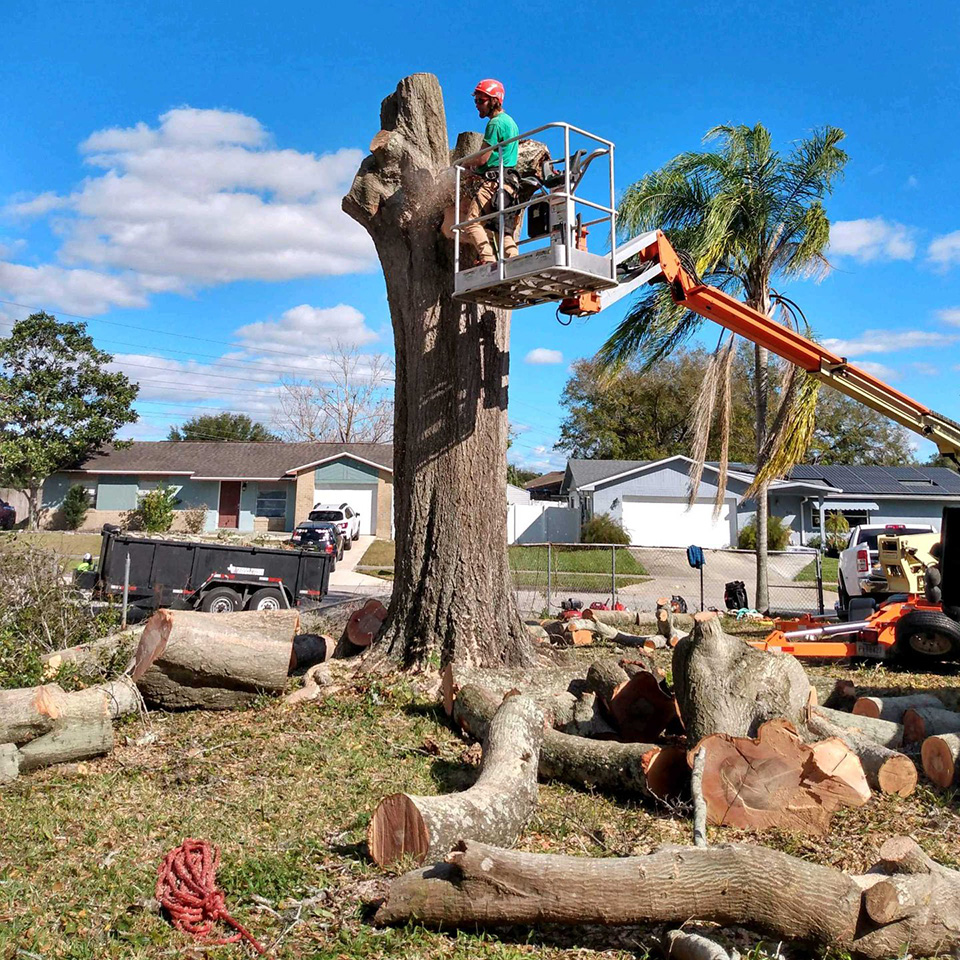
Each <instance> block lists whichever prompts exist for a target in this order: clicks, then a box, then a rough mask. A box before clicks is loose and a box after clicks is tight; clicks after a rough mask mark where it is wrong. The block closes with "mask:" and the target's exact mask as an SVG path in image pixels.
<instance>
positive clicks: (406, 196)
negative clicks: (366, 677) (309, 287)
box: [343, 73, 539, 667]
mask: <svg viewBox="0 0 960 960" xmlns="http://www.w3.org/2000/svg"><path fill="white" fill-rule="evenodd" d="M466 93H467V92H466V91H463V92H462V93H461V92H458V94H457V96H458V97H459V96H466ZM479 145H480V137H479V135H474V136H473V137H461V139H460V141H459V142H458V151H459V155H460V156H465V155H467V154H469V153H471V152H473V151H475V150H476V149H478V148H479ZM538 155H539V150H538ZM531 159H532V157H529V156H528V154H527V153H525V151H524V149H523V145H521V151H520V166H521V168H526V169H528V170H531V169H533V164H532V163H531V162H530V160H531ZM450 163H451V152H450V144H449V140H448V135H447V120H446V115H445V112H444V106H443V94H442V91H441V90H440V84H439V83H438V81H437V78H436V77H435V76H433V75H432V74H428V73H417V74H414V75H413V76H410V77H407V78H406V79H404V80H401V81H400V83H399V84H398V85H397V89H396V91H395V92H394V93H392V94H391V95H390V96H388V97H387V98H386V99H385V100H384V101H383V103H382V104H381V107H380V132H379V133H377V135H376V136H375V137H374V138H373V140H372V142H371V144H370V155H369V156H368V157H367V158H366V159H365V160H364V161H363V163H362V164H361V166H360V169H359V171H358V172H357V175H356V178H355V179H354V182H353V185H352V187H351V188H350V192H349V193H348V194H347V195H346V197H344V198H343V209H344V211H345V212H346V213H347V214H349V215H350V216H351V217H353V219H354V220H356V221H357V222H358V223H360V224H361V225H362V226H363V227H364V229H366V231H367V233H369V234H370V236H371V237H372V238H373V242H374V244H375V246H376V249H377V254H378V256H379V258H380V264H381V266H382V267H383V275H384V279H385V280H386V285H387V300H388V302H389V304H390V317H391V320H392V322H393V334H394V345H395V352H396V373H397V380H396V394H395V396H396V402H395V404H394V427H393V451H394V516H395V529H396V557H397V559H396V571H395V573H396V576H395V578H394V581H393V596H392V599H391V602H390V607H389V610H388V613H387V619H386V620H385V621H384V625H383V630H382V632H381V634H380V637H379V639H378V641H377V643H375V644H374V645H373V647H372V649H371V652H370V654H369V655H368V663H378V662H380V661H383V660H385V659H386V660H391V661H394V662H395V663H396V662H399V663H400V664H401V665H402V666H405V667H412V666H421V665H425V664H426V663H427V661H428V659H429V657H430V655H431V653H433V652H437V653H439V654H440V659H441V662H442V663H443V664H446V663H448V662H451V661H467V662H471V663H474V664H478V665H480V666H487V667H492V666H500V665H518V664H522V663H525V662H527V661H528V660H529V659H530V658H531V657H532V650H531V643H530V639H529V636H528V633H527V630H526V628H525V627H524V625H523V622H522V621H521V619H520V615H519V613H518V611H517V605H516V600H515V599H514V595H513V590H512V589H511V585H510V584H511V578H510V569H509V567H508V564H507V536H506V534H507V527H506V510H507V502H506V500H505V499H504V496H503V491H504V489H505V484H506V469H507V465H506V449H507V380H508V372H509V353H508V351H509V342H510V313H509V312H508V311H503V310H494V309H492V308H487V307H478V306H476V305H472V304H471V305H465V304H463V303H461V302H459V301H456V300H454V299H453V297H452V296H451V292H452V286H453V244H452V243H451V241H449V240H447V239H445V238H444V237H443V236H442V235H441V232H440V225H441V222H442V219H443V211H444V207H445V206H447V204H449V203H450V202H451V201H452V199H453V198H452V190H451V186H452V179H451V176H450V172H451V171H450V169H449V168H450Z"/></svg>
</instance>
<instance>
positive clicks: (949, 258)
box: [927, 230, 960, 270]
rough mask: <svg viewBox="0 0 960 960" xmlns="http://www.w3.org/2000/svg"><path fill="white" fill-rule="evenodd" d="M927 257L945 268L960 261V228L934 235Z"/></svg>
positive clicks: (935, 264) (936, 264) (953, 265)
mask: <svg viewBox="0 0 960 960" xmlns="http://www.w3.org/2000/svg"><path fill="white" fill-rule="evenodd" d="M927 259H928V260H929V261H930V262H931V263H932V264H933V265H934V266H937V267H941V268H942V269H944V270H946V269H948V268H949V267H955V266H956V265H957V264H958V263H960V230H954V231H953V233H946V234H944V235H943V236H942V237H934V238H933V240H931V241H930V246H929V247H928V248H927Z"/></svg>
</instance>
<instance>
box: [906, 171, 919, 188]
mask: <svg viewBox="0 0 960 960" xmlns="http://www.w3.org/2000/svg"><path fill="white" fill-rule="evenodd" d="M919 186H920V181H919V180H918V179H917V178H916V177H915V176H914V175H913V174H912V173H911V174H910V176H909V177H907V180H906V182H905V183H904V187H906V189H907V190H916V189H917V187H919Z"/></svg>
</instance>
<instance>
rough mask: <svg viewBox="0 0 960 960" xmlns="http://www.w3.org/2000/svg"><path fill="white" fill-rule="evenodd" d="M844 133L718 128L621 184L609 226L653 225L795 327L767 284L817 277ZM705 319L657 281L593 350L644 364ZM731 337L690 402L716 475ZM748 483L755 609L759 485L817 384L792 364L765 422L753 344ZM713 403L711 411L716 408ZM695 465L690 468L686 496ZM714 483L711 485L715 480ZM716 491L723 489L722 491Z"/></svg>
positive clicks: (697, 264) (805, 431) (792, 447)
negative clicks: (712, 147)
mask: <svg viewBox="0 0 960 960" xmlns="http://www.w3.org/2000/svg"><path fill="white" fill-rule="evenodd" d="M843 138H844V133H843V131H842V130H839V129H837V128H836V127H825V128H823V129H821V130H817V131H815V132H814V133H813V134H812V135H811V136H810V137H808V138H807V139H805V140H800V141H797V142H796V143H795V144H794V146H793V149H792V150H791V151H790V153H789V154H787V155H782V154H780V153H779V152H777V151H776V150H774V149H773V148H772V144H771V138H770V133H769V131H768V130H767V129H766V128H765V127H764V126H763V125H762V124H757V125H756V126H754V127H748V126H720V127H715V128H714V129H712V130H710V131H709V132H708V133H707V137H706V139H707V140H708V141H715V142H716V143H717V144H718V149H717V150H716V151H715V152H696V151H695V152H689V153H684V154H681V155H680V156H678V157H675V158H674V159H673V160H671V161H670V162H669V163H668V164H666V166H664V167H662V168H661V169H659V170H656V171H654V172H653V173H650V174H648V175H647V176H645V177H644V178H643V179H642V180H640V181H638V182H637V183H635V184H633V185H632V186H631V187H629V188H628V189H627V191H626V193H625V195H624V197H623V199H622V200H621V202H620V206H619V226H620V229H621V230H622V231H623V233H624V234H625V235H627V236H632V235H633V234H635V233H640V232H643V231H645V230H651V229H655V228H662V229H663V230H664V231H665V232H666V233H667V235H668V236H669V237H670V240H671V242H672V243H673V245H674V247H676V249H678V250H682V251H685V253H686V254H687V255H688V257H689V259H688V261H687V262H688V264H689V265H690V266H691V267H692V268H694V270H695V272H696V273H698V274H699V275H700V276H701V277H702V278H703V280H704V282H706V283H710V284H713V285H715V286H718V287H721V288H722V289H724V290H727V291H728V292H729V293H731V294H732V295H734V296H737V297H739V298H741V299H743V300H744V301H745V302H746V303H747V304H748V305H749V306H751V307H753V308H754V309H756V310H759V311H760V312H761V313H764V314H768V315H772V314H773V312H774V311H775V310H776V309H777V308H778V306H779V307H780V308H781V312H782V313H783V317H784V320H785V321H786V322H796V321H795V318H793V317H792V315H791V311H790V310H789V309H787V308H788V307H789V301H786V300H784V299H783V298H782V297H781V296H780V294H778V292H777V291H776V290H775V289H774V283H775V282H779V281H780V280H781V279H783V280H786V279H789V278H792V277H798V276H810V275H817V274H823V273H824V272H825V271H826V270H827V269H828V267H829V265H828V263H827V261H826V258H825V256H824V251H825V249H826V247H827V243H828V241H829V239H830V222H829V220H828V219H827V215H826V211H825V209H824V206H823V198H824V197H825V196H826V195H827V194H828V193H829V192H830V191H831V189H832V187H833V183H834V181H835V180H836V178H837V177H838V176H840V175H841V173H842V172H843V168H844V165H845V164H846V161H847V155H846V153H844V151H843V150H841V149H840V142H841V141H842V140H843ZM702 324H703V319H702V318H701V317H699V316H697V315H695V314H693V313H691V312H689V311H688V310H686V309H685V308H684V307H683V305H682V304H677V303H675V302H674V301H673V298H672V297H671V295H670V290H669V288H668V287H667V286H666V285H658V286H655V287H651V288H647V289H646V290H645V291H644V292H643V293H642V294H641V296H640V298H639V299H638V300H637V301H636V303H635V304H634V305H633V307H632V308H631V310H630V312H629V313H628V314H627V316H626V318H625V319H624V320H623V322H622V323H621V324H620V326H619V327H618V328H617V329H616V330H615V331H614V333H613V334H612V335H611V337H610V339H609V340H608V341H607V343H606V344H604V346H603V347H602V348H601V351H600V354H599V356H600V359H601V361H602V363H603V364H604V365H605V366H608V367H612V368H616V367H617V366H618V365H622V364H623V363H625V362H627V361H629V360H632V359H634V358H639V359H640V361H641V363H642V364H643V366H644V367H645V368H648V369H649V368H652V367H653V366H655V365H656V364H657V363H658V362H660V361H662V360H663V359H664V358H665V357H667V356H669V355H670V354H671V353H672V352H673V351H674V350H675V349H676V348H677V347H679V346H680V345H681V344H682V343H684V342H685V341H686V340H687V339H688V338H689V337H690V336H691V335H692V334H693V333H694V332H695V331H696V330H698V329H699V328H700V326H701V325H702ZM733 341H734V338H733V336H732V335H728V334H726V333H721V334H720V339H719V343H718V348H717V351H716V354H715V356H714V362H713V364H712V365H711V367H710V368H709V370H708V371H707V377H706V378H705V381H704V385H703V389H702V391H701V394H700V396H699V397H698V403H697V405H696V407H695V408H694V424H695V429H694V440H695V442H694V457H695V460H697V461H698V462H700V463H702V461H703V460H704V459H705V457H706V453H707V448H708V444H709V436H710V432H711V429H712V428H713V425H714V421H715V420H716V421H717V426H718V427H719V431H720V438H721V439H720V446H721V456H720V461H721V481H722V480H723V479H724V475H725V466H724V465H725V462H726V460H727V458H728V455H729V445H730V437H731V424H730V411H731V392H732V375H731V374H732V370H733V359H734V356H735V351H734V345H733ZM754 371H755V372H754V378H753V386H754V404H755V410H756V438H755V439H756V462H757V465H758V473H757V480H756V483H755V484H754V487H753V489H752V491H751V495H752V496H753V497H754V499H755V500H756V504H757V537H756V541H757V544H756V552H757V593H756V605H757V608H758V609H760V610H764V609H766V608H767V607H768V606H769V595H768V588H767V536H768V535H767V527H768V502H767V490H768V486H769V482H770V480H771V479H773V478H774V477H776V476H778V475H781V474H783V473H784V472H786V470H788V469H789V467H790V466H791V465H792V464H794V463H797V462H799V460H800V459H801V458H802V457H803V455H804V453H805V452H806V449H807V446H808V445H809V440H810V436H811V434H812V432H813V412H814V405H815V402H816V386H817V385H816V381H813V380H812V379H811V378H809V377H807V376H806V375H805V374H804V373H803V372H802V371H798V370H797V369H796V368H790V369H789V370H788V371H786V372H785V373H784V376H783V380H782V395H781V397H780V400H779V402H778V403H777V405H776V409H775V410H774V412H773V416H772V417H771V415H770V413H771V410H770V407H771V382H770V381H771V378H770V362H769V356H768V352H767V351H766V350H765V349H763V348H762V347H759V346H757V347H756V348H755V351H754ZM718 408H719V409H718ZM699 477H700V473H699V471H698V470H696V469H695V470H693V471H691V479H692V480H693V484H692V489H691V496H694V495H695V494H696V487H697V485H698V482H699ZM723 486H724V484H723V482H721V484H720V487H721V488H722V487H723ZM721 495H722V493H721Z"/></svg>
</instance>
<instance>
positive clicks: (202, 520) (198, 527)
mask: <svg viewBox="0 0 960 960" xmlns="http://www.w3.org/2000/svg"><path fill="white" fill-rule="evenodd" d="M181 516H182V517H183V525H184V527H185V528H186V531H187V533H203V528H204V527H205V526H206V523H207V508H206V507H191V508H190V509H189V510H184V511H183V513H182V514H181Z"/></svg>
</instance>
